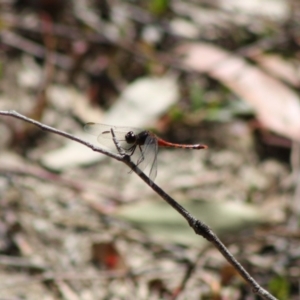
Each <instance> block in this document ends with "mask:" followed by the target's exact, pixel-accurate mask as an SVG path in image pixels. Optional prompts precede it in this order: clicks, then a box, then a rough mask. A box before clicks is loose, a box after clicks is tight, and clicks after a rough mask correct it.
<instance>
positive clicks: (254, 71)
mask: <svg viewBox="0 0 300 300" xmlns="http://www.w3.org/2000/svg"><path fill="white" fill-rule="evenodd" d="M178 52H179V53H180V54H182V55H183V58H182V63H183V65H184V66H185V68H187V69H188V70H190V71H197V72H201V73H207V74H208V75H209V76H211V77H212V78H214V79H216V80H219V81H220V82H221V83H223V84H224V85H226V86H227V87H228V88H230V89H231V90H232V91H233V92H234V93H236V94H237V95H239V96H240V97H241V98H242V99H244V100H245V101H248V102H249V104H250V105H252V106H253V108H254V109H255V111H256V113H257V117H258V119H259V120H260V121H261V122H262V124H264V125H265V126H266V127H267V128H269V129H270V130H273V131H274V132H276V133H278V134H281V135H283V136H286V137H288V138H290V139H292V140H296V141H300V99H299V97H298V95H297V94H296V93H295V92H294V91H292V90H291V89H290V88H289V87H288V86H286V85H285V84H284V83H282V82H281V81H279V80H277V79H276V78H274V77H272V76H270V75H268V74H266V73H264V72H263V71H262V70H261V69H259V68H258V67H255V66H252V65H251V64H249V63H248V62H247V61H246V60H245V59H243V58H242V57H239V56H238V55H236V54H232V53H230V52H227V51H225V50H223V49H221V48H219V47H216V46H214V45H210V44H207V43H189V44H184V45H182V46H181V47H180V48H179V49H178Z"/></svg>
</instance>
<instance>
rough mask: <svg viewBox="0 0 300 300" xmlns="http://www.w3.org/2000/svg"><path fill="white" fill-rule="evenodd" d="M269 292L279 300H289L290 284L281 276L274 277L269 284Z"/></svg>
mask: <svg viewBox="0 0 300 300" xmlns="http://www.w3.org/2000/svg"><path fill="white" fill-rule="evenodd" d="M269 291H270V293H271V294H272V295H274V296H275V297H276V298H278V299H280V300H285V299H290V294H291V293H290V283H289V282H288V280H287V279H286V278H284V277H282V276H277V277H274V278H273V279H272V280H271V281H270V282H269Z"/></svg>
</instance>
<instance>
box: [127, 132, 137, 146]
mask: <svg viewBox="0 0 300 300" xmlns="http://www.w3.org/2000/svg"><path fill="white" fill-rule="evenodd" d="M125 140H126V142H127V143H128V144H134V143H135V142H136V134H135V133H134V132H133V131H129V132H127V133H126V135H125Z"/></svg>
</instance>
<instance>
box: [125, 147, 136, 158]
mask: <svg viewBox="0 0 300 300" xmlns="http://www.w3.org/2000/svg"><path fill="white" fill-rule="evenodd" d="M135 148H136V145H133V146H131V147H130V148H128V149H124V150H125V152H126V154H127V155H129V156H132V155H133V153H134V151H135Z"/></svg>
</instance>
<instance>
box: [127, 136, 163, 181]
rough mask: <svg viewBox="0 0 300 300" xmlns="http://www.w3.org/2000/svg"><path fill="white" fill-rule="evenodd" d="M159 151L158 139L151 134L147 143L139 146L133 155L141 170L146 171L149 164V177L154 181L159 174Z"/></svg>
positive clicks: (133, 159)
mask: <svg viewBox="0 0 300 300" xmlns="http://www.w3.org/2000/svg"><path fill="white" fill-rule="evenodd" d="M141 150H142V151H141ZM157 152H158V145H157V140H156V139H155V138H154V137H153V136H151V135H149V136H148V137H147V139H146V141H145V144H144V145H143V146H140V147H139V146H137V147H136V149H135V152H134V154H133V156H132V161H133V162H134V163H135V164H136V165H137V166H138V167H139V169H140V170H141V171H144V170H145V169H146V168H147V167H148V166H149V168H150V170H149V177H150V179H151V180H152V181H154V179H155V177H156V175H157Z"/></svg>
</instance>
